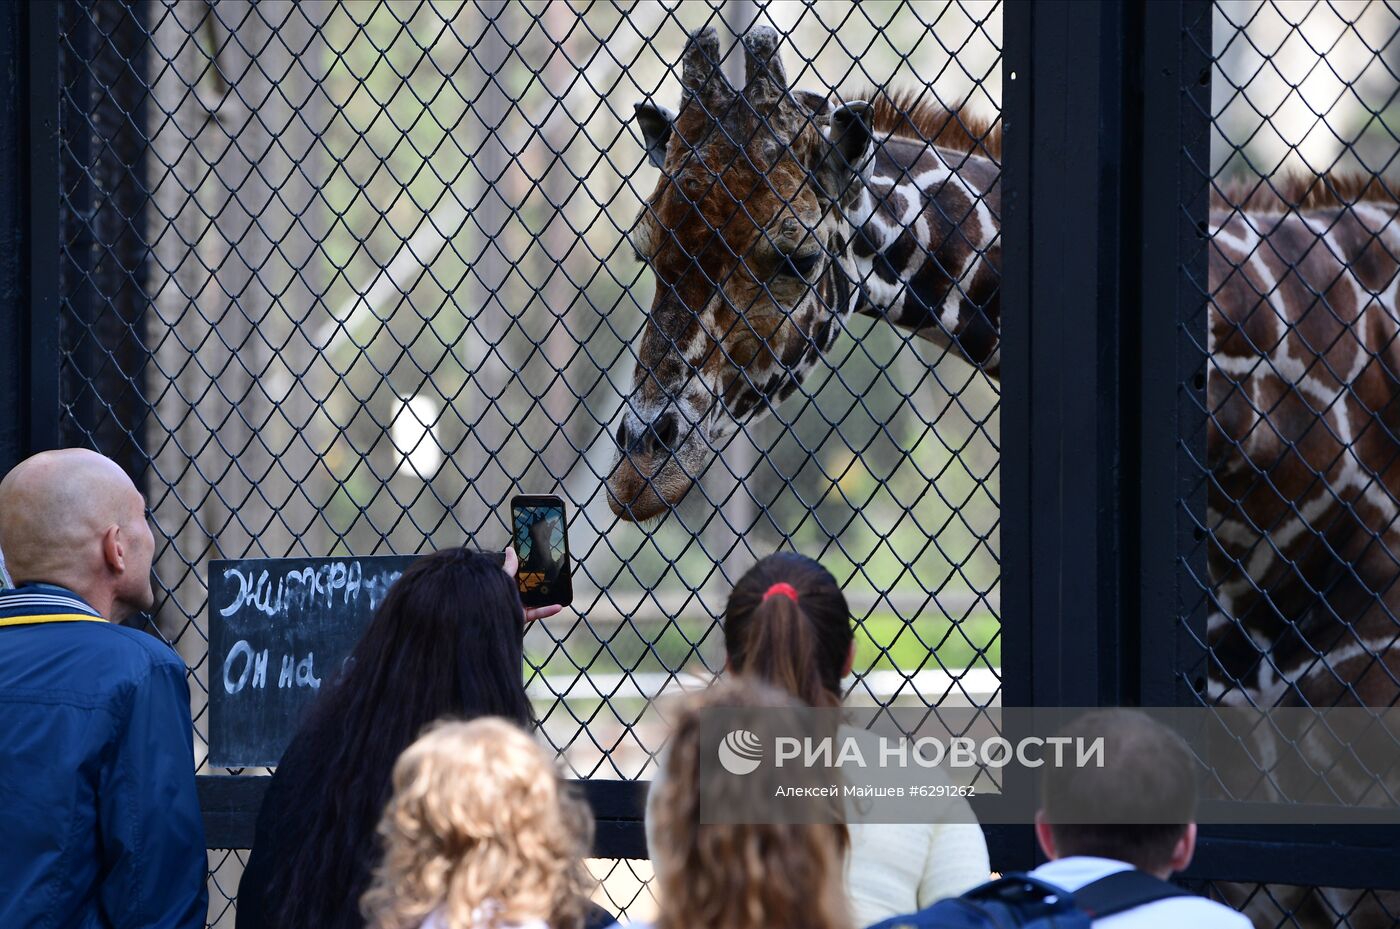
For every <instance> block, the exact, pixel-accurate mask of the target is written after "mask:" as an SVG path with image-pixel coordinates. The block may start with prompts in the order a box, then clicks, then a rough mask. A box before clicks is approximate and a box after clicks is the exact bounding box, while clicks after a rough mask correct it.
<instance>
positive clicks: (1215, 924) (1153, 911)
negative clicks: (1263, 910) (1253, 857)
mask: <svg viewBox="0 0 1400 929" xmlns="http://www.w3.org/2000/svg"><path fill="white" fill-rule="evenodd" d="M1253 925H1254V924H1253V923H1252V922H1250V920H1249V917H1247V916H1245V915H1244V914H1243V913H1240V912H1237V911H1236V910H1232V909H1230V907H1228V906H1226V905H1225V904H1223V903H1217V902H1216V901H1214V900H1208V899H1206V898H1205V897H1196V896H1191V897H1170V898H1168V899H1166V900H1158V901H1157V902H1156V903H1149V904H1147V905H1146V906H1142V907H1138V908H1136V909H1132V910H1128V911H1126V912H1123V913H1118V914H1115V915H1113V916H1109V917H1107V918H1105V919H1100V920H1095V922H1094V929H1157V927H1159V926H1160V927H1167V926H1171V927H1177V926H1190V927H1191V929H1253Z"/></svg>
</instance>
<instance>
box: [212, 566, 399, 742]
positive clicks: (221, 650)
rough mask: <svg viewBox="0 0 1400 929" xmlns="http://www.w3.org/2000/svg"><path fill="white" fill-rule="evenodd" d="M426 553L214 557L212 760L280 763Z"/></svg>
mask: <svg viewBox="0 0 1400 929" xmlns="http://www.w3.org/2000/svg"><path fill="white" fill-rule="evenodd" d="M417 557H418V556H417V555H384V556H378V557H373V558H257V559H249V560H246V561H211V562H209V763H210V764H211V765H213V766H214V767H217V768H242V767H260V766H263V765H275V764H277V761H278V759H280V758H281V757H282V752H283V751H285V750H286V748H287V744H288V743H289V742H290V741H291V740H292V736H293V735H294V734H295V733H296V728H297V726H298V725H299V724H300V722H301V719H302V716H303V714H304V713H305V711H306V708H307V707H308V706H310V705H311V703H312V702H313V701H314V700H315V699H316V696H317V695H318V694H319V693H321V691H322V690H324V689H325V688H326V687H327V686H328V685H330V684H332V683H334V682H335V680H336V679H337V678H338V677H339V675H340V673H341V671H342V670H343V668H344V666H345V659H346V658H348V657H349V656H350V652H351V651H353V650H354V648H355V643H356V642H358V641H359V638H360V635H361V633H362V632H364V629H365V626H367V625H369V621H370V618H371V617H372V616H373V615H374V611H375V609H377V608H378V606H379V604H380V603H381V602H383V600H384V595H385V594H386V593H387V592H388V590H389V586H390V585H391V584H393V583H394V581H396V580H398V578H399V575H401V574H403V572H404V569H405V568H407V567H408V566H409V565H410V564H412V563H413V562H414V561H415V560H416V559H417Z"/></svg>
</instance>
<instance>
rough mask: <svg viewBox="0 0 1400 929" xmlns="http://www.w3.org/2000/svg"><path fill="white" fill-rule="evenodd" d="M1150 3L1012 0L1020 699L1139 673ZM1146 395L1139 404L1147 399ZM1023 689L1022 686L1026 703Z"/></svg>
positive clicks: (1009, 531)
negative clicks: (1130, 402)
mask: <svg viewBox="0 0 1400 929" xmlns="http://www.w3.org/2000/svg"><path fill="white" fill-rule="evenodd" d="M1140 15H1141V8H1140V6H1139V5H1137V4H1133V5H1128V6H1120V5H1118V4H1098V3H1076V2H1072V0H1040V2H1035V3H1031V2H1027V0H1013V2H1010V3H1008V5H1007V10H1006V24H1005V35H1006V53H1005V54H1006V58H1005V63H1004V65H1003V68H1004V86H1005V87H1006V88H1007V91H1006V102H1005V110H1004V115H1003V119H1004V122H1005V127H1004V128H1005V137H1006V153H1005V158H1004V161H1005V171H1006V174H1005V176H1004V184H1005V204H1004V209H1003V212H1004V220H1003V223H1004V225H1003V243H1004V244H1003V248H1004V251H1005V254H1006V256H1007V257H1006V261H1005V264H1006V268H1005V272H1004V276H1003V285H1002V286H1003V307H1004V310H1003V329H1004V339H1005V353H1006V354H1005V357H1004V359H1003V362H1002V372H1003V373H1002V379H1003V392H1004V394H1003V395H1004V400H1003V406H1004V409H1005V410H1006V414H1005V418H1004V419H1003V445H1002V449H1003V451H1002V454H1003V465H1002V467H1003V474H1004V476H1005V479H1006V482H1007V486H1006V487H1005V488H1004V491H1003V520H1004V525H1005V532H1004V534H1003V538H1004V539H1005V540H1006V542H1005V543H1004V546H1003V548H1004V551H1003V581H1002V587H1003V599H1004V601H1006V603H1007V606H1006V608H1005V613H1006V614H1007V624H1008V628H1007V629H1006V630H1005V635H1006V641H1005V645H1004V646H1003V650H1002V653H1003V655H1005V656H1006V658H1005V659H1004V663H1003V674H1004V677H1005V679H1006V682H1007V689H1006V691H1005V698H1006V700H1007V703H1008V705H1012V704H1013V703H1016V704H1021V705H1025V704H1034V705H1037V706H1098V705H1115V704H1117V703H1119V702H1121V701H1122V699H1123V696H1124V691H1125V689H1126V688H1127V684H1128V682H1127V681H1126V680H1125V677H1126V674H1127V672H1128V670H1129V668H1128V665H1131V666H1135V665H1136V654H1134V655H1133V660H1132V662H1130V663H1125V661H1124V653H1123V638H1124V634H1123V619H1124V613H1125V609H1127V608H1128V604H1126V603H1125V588H1126V587H1127V584H1126V583H1125V581H1126V579H1127V578H1126V576H1127V572H1128V570H1129V565H1128V563H1127V561H1126V560H1125V557H1124V535H1125V528H1126V527H1125V525H1124V522H1123V521H1124V510H1123V502H1124V500H1123V491H1124V488H1123V483H1124V467H1125V457H1126V456H1127V455H1128V454H1129V450H1128V449H1125V446H1124V438H1125V423H1124V418H1125V415H1126V414H1127V407H1126V404H1125V398H1130V397H1131V391H1130V390H1127V391H1125V386H1124V381H1125V377H1124V372H1129V373H1131V372H1132V371H1133V370H1134V369H1133V367H1132V365H1131V359H1130V358H1129V357H1125V351H1126V350H1127V349H1129V348H1131V346H1130V345H1129V344H1128V340H1127V338H1126V336H1127V335H1128V333H1129V328H1128V327H1126V326H1125V324H1124V308H1125V301H1128V300H1131V299H1132V298H1133V296H1134V293H1135V290H1134V286H1133V282H1132V281H1131V280H1125V276H1124V270H1125V264H1124V262H1125V258H1126V257H1127V255H1128V253H1129V252H1130V251H1131V249H1130V247H1129V246H1127V245H1126V244H1125V241H1124V237H1125V235H1128V236H1130V235H1132V231H1131V224H1132V222H1133V221H1134V217H1135V213H1134V211H1135V209H1136V205H1135V204H1133V203H1130V202H1128V201H1127V200H1126V199H1125V196H1124V192H1125V178H1124V174H1125V171H1124V163H1125V157H1130V156H1131V145H1132V132H1131V113H1130V107H1131V105H1132V103H1133V101H1134V92H1135V82H1136V74H1137V70H1136V69H1137V66H1138V62H1137V60H1136V59H1135V58H1134V57H1133V55H1132V49H1131V47H1130V44H1129V43H1130V42H1131V39H1132V36H1133V35H1134V33H1135V31H1136V27H1135V25H1134V17H1136V16H1140ZM1134 412H1135V411H1134ZM1023 701H1024V702H1023Z"/></svg>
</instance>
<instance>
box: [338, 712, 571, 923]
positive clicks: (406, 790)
mask: <svg viewBox="0 0 1400 929" xmlns="http://www.w3.org/2000/svg"><path fill="white" fill-rule="evenodd" d="M393 787H394V792H393V797H392V798H391V799H390V801H389V804H388V806H387V807H386V808H385V810H384V815H383V818H382V819H381V820H380V824H379V834H380V837H381V840H382V841H383V844H384V859H383V863H382V864H381V865H380V867H379V868H378V870H377V871H376V872H375V876H374V881H373V884H372V885H371V887H370V890H369V891H368V892H367V893H366V894H365V896H364V900H363V904H362V905H363V909H364V912H365V915H366V916H367V917H368V919H369V921H370V924H371V925H372V926H375V927H381V929H408V927H415V929H416V927H417V926H418V925H419V924H421V923H422V921H423V920H424V919H425V918H426V917H427V916H428V914H429V913H431V912H432V911H434V910H436V909H438V908H439V907H441V908H442V916H443V919H444V921H445V923H446V925H447V926H449V927H451V929H469V927H471V926H473V925H476V924H478V921H481V922H484V923H485V924H488V925H489V924H492V923H495V922H501V923H509V922H525V921H527V920H532V919H533V920H544V921H546V922H549V923H550V924H551V925H552V926H555V927H559V926H576V925H579V924H580V922H581V919H582V912H583V905H584V898H585V896H586V893H587V876H586V872H585V870H584V866H583V856H584V855H585V854H587V851H588V846H589V843H590V841H591V832H592V820H591V817H590V815H589V812H588V809H587V807H586V806H584V805H583V804H582V802H580V801H579V800H577V799H576V798H575V797H573V796H572V795H571V793H570V792H569V790H568V789H567V785H566V784H564V782H563V781H561V780H560V778H559V775H558V773H557V771H556V770H555V767H554V762H553V759H552V758H551V756H550V755H549V754H548V753H547V752H546V751H545V750H544V749H543V748H542V747H541V746H540V745H539V744H538V743H537V742H536V741H535V740H534V739H532V738H531V737H530V736H529V735H527V734H526V733H525V732H523V731H522V730H521V729H520V728H518V727H517V726H515V725H513V724H512V723H509V722H507V721H505V720H503V719H489V718H488V719H478V720H474V721H472V722H468V723H444V724H440V725H436V726H434V727H433V728H431V729H429V730H428V731H427V733H425V734H424V735H423V736H422V737H421V738H419V739H418V741H416V742H414V743H413V744H412V745H410V746H409V747H408V748H407V749H406V750H405V751H404V753H403V754H402V755H401V756H400V757H399V760H398V763H397V764H396V765H395V766H394V780H393Z"/></svg>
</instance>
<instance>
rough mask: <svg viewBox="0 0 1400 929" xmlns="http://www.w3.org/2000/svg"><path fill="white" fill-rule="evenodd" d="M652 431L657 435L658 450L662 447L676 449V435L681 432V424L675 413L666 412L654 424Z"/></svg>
mask: <svg viewBox="0 0 1400 929" xmlns="http://www.w3.org/2000/svg"><path fill="white" fill-rule="evenodd" d="M652 432H653V434H654V435H655V436H656V443H657V446H658V449H657V450H660V449H661V448H664V449H666V450H667V451H672V452H673V451H675V450H676V436H677V435H678V434H679V433H680V424H679V423H678V422H677V420H676V414H675V413H665V414H663V415H662V416H660V417H659V418H658V419H657V420H656V422H655V423H654V424H653V426H652Z"/></svg>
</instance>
